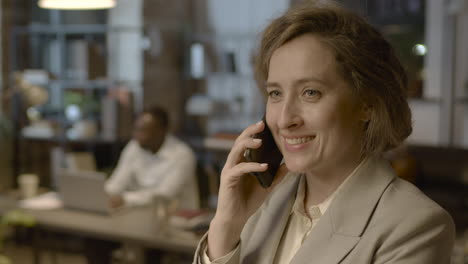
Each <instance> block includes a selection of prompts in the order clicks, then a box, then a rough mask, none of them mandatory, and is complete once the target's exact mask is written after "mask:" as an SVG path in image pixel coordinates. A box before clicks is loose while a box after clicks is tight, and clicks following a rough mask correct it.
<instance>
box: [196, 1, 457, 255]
mask: <svg viewBox="0 0 468 264" xmlns="http://www.w3.org/2000/svg"><path fill="white" fill-rule="evenodd" d="M257 64H258V65H257V76H258V81H259V84H260V85H261V88H262V89H264V90H265V92H266V94H267V103H266V123H267V124H264V123H262V122H260V123H258V124H254V125H252V126H250V127H248V128H246V129H245V130H244V131H243V132H242V134H241V135H240V136H239V137H238V139H237V140H236V142H235V144H234V146H233V148H232V150H231V152H230V153H229V156H228V158H227V161H226V164H225V167H224V168H223V171H222V173H221V185H220V189H219V200H218V206H217V210H216V215H215V217H214V219H213V220H212V222H211V225H210V229H209V231H208V234H207V235H206V236H205V237H204V238H203V239H202V241H201V243H200V246H199V248H198V250H197V252H196V255H195V260H194V261H195V263H211V262H212V263H278V264H283V263H426V264H427V263H434V264H435V263H437V264H440V263H449V259H450V253H451V249H452V245H453V241H454V225H453V221H452V219H451V217H450V216H449V215H448V214H447V213H446V212H445V211H444V210H443V209H442V208H441V207H439V206H438V205H437V204H436V203H434V202H433V201H431V200H430V199H429V198H427V197H426V196H425V195H424V194H423V193H422V192H420V191H419V190H418V189H417V188H416V187H414V186H413V185H411V184H410V183H408V182H406V181H404V180H402V179H399V178H397V177H396V176H395V173H394V171H393V170H392V169H391V167H390V166H389V164H388V163H387V162H386V161H384V160H383V159H382V158H381V154H382V153H383V152H384V151H387V150H389V149H391V148H393V147H396V146H398V145H399V144H400V143H401V142H402V141H403V140H405V139H406V138H407V137H408V135H409V134H410V133H411V113H410V110H409V107H408V104H407V102H406V98H405V94H406V91H407V86H406V75H405V72H404V70H403V68H402V66H401V65H400V63H399V61H398V59H397V58H396V56H395V54H394V51H393V50H392V48H391V47H390V45H389V44H388V43H387V42H386V41H385V40H384V38H383V37H382V36H381V35H380V34H379V33H378V32H377V31H376V30H375V29H374V28H372V27H371V26H370V25H369V24H368V23H367V22H365V21H364V20H363V19H362V18H360V17H359V16H357V15H355V14H353V13H350V12H348V11H346V10H344V9H342V8H340V7H338V6H337V5H331V4H328V5H324V4H322V5H320V6H318V5H317V4H315V5H311V4H303V5H302V6H298V7H295V8H292V9H291V10H289V11H288V12H286V13H285V14H284V15H283V16H281V17H279V18H277V19H276V20H274V21H273V22H272V23H271V24H270V25H269V26H268V27H267V28H266V30H265V31H264V33H263V37H262V42H261V46H260V53H259V57H258V63H257ZM265 125H268V127H269V128H270V129H271V131H272V134H273V137H274V139H275V142H276V144H277V145H278V147H279V149H280V151H281V152H282V154H283V158H284V159H283V161H284V165H283V166H282V167H281V168H280V170H279V172H278V173H277V175H276V178H275V181H274V183H273V185H272V186H271V187H269V188H268V189H262V188H261V187H260V185H259V184H258V183H257V182H256V180H255V178H254V177H253V176H251V175H250V173H251V172H260V171H264V170H266V168H267V167H268V165H267V164H259V163H253V162H245V161H243V158H242V156H243V153H244V151H245V149H247V148H258V147H259V146H260V145H261V144H262V143H261V142H259V140H256V139H253V138H252V135H254V134H256V133H258V132H260V131H262V130H263V129H264V127H265Z"/></svg>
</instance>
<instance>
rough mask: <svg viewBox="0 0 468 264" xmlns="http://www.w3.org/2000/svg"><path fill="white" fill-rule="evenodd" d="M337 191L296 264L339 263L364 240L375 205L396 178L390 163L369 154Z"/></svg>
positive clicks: (305, 243) (296, 257)
mask: <svg viewBox="0 0 468 264" xmlns="http://www.w3.org/2000/svg"><path fill="white" fill-rule="evenodd" d="M355 173H356V174H355V175H353V176H352V177H351V178H350V179H349V181H347V182H346V183H345V185H343V186H342V187H341V189H340V190H339V192H338V193H337V194H336V196H335V198H334V200H333V201H332V203H331V204H330V207H329V208H328V210H327V211H326V212H325V214H324V215H323V216H322V217H321V219H320V221H319V222H318V223H317V225H316V226H315V227H314V229H313V230H312V232H311V233H310V234H309V236H308V237H307V238H306V240H305V241H304V243H303V244H302V246H301V248H300V249H299V250H298V252H297V254H296V255H295V256H294V258H293V259H292V261H291V263H292V264H300V263H310V262H311V260H313V262H314V263H322V264H336V263H339V262H340V261H341V260H343V258H345V257H346V255H347V254H348V253H349V252H350V251H351V250H352V249H353V247H354V246H355V245H356V243H357V242H358V241H359V240H360V237H361V235H362V234H363V232H364V231H365V228H366V227H367V224H368V222H369V220H370V218H371V216H372V213H373V211H374V208H375V207H376V206H377V203H378V201H379V199H380V197H381V195H382V194H383V192H384V191H385V189H386V188H387V187H388V185H389V184H390V183H391V182H392V181H393V179H394V178H395V176H394V173H393V170H392V169H391V167H390V166H389V164H388V163H387V162H385V161H383V160H380V159H379V158H369V159H367V160H365V161H364V162H363V163H361V165H360V166H359V167H358V168H357V169H356V171H355Z"/></svg>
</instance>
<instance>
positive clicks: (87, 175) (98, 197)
mask: <svg viewBox="0 0 468 264" xmlns="http://www.w3.org/2000/svg"><path fill="white" fill-rule="evenodd" d="M57 180H58V182H57V191H58V193H59V195H60V197H61V199H62V201H63V205H64V207H65V208H71V209H79V210H85V211H89V212H95V213H101V214H110V213H114V212H115V211H116V210H115V209H111V208H110V207H109V202H108V201H109V199H108V197H107V194H106V192H105V190H104V184H105V182H106V174H105V173H102V172H97V171H76V170H61V171H60V172H59V173H58V179H57Z"/></svg>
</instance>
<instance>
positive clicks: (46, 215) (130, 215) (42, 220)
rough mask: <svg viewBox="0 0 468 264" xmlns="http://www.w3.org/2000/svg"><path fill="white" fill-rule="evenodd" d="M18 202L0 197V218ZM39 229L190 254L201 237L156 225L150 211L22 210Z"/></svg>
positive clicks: (155, 220)
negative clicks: (32, 219) (98, 212)
mask: <svg viewBox="0 0 468 264" xmlns="http://www.w3.org/2000/svg"><path fill="white" fill-rule="evenodd" d="M15 208H18V207H17V201H16V200H15V199H13V198H9V197H5V196H3V197H2V196H0V214H3V213H4V212H6V211H8V210H11V209H15ZM23 210H24V211H25V212H27V213H28V214H30V215H32V216H34V218H35V219H36V225H37V227H38V228H41V229H45V230H51V231H60V232H64V233H68V234H76V235H79V236H86V237H91V238H99V239H105V240H111V241H117V242H122V243H125V244H131V245H137V246H139V247H146V248H153V249H159V250H163V251H168V252H175V253H186V254H193V253H194V252H195V249H196V246H197V244H198V240H199V239H200V237H198V236H196V235H194V234H192V233H188V232H184V231H181V230H178V229H175V228H171V227H168V226H161V224H159V223H158V221H157V219H156V217H155V215H154V214H153V211H152V209H151V208H150V207H144V208H131V209H128V210H127V209H125V210H122V211H119V212H117V213H115V214H112V215H99V214H95V213H90V212H85V211H78V210H71V209H66V208H62V209H54V210H31V209H23Z"/></svg>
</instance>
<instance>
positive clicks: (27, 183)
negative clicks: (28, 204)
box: [18, 174, 39, 199]
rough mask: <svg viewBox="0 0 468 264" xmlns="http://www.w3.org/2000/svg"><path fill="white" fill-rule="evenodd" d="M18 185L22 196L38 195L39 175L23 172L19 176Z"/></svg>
mask: <svg viewBox="0 0 468 264" xmlns="http://www.w3.org/2000/svg"><path fill="white" fill-rule="evenodd" d="M18 186H19V189H20V194H21V197H22V198H24V199H26V198H31V197H34V196H35V195H37V190H38V187H39V177H37V175H36V174H21V175H20V176H19V177H18Z"/></svg>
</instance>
